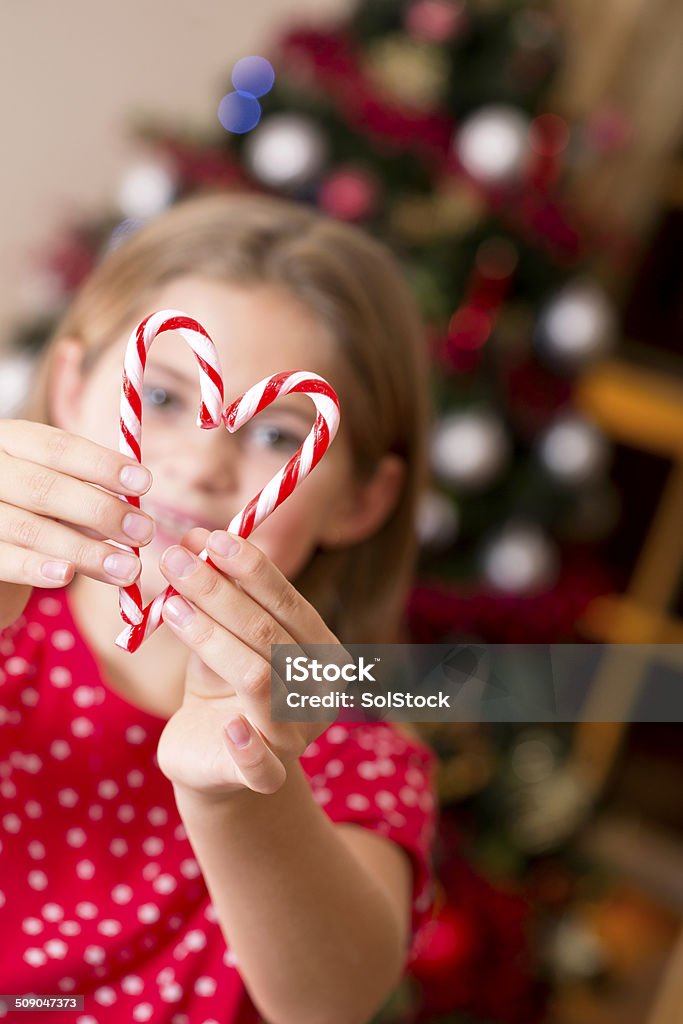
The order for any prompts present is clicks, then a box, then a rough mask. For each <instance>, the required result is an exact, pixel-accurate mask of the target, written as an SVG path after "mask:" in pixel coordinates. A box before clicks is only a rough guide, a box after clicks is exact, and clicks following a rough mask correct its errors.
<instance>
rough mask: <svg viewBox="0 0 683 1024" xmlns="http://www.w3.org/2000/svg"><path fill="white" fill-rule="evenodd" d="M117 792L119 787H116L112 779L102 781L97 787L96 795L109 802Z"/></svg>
mask: <svg viewBox="0 0 683 1024" xmlns="http://www.w3.org/2000/svg"><path fill="white" fill-rule="evenodd" d="M118 791H119V787H118V786H117V785H116V783H115V782H114V780H113V779H102V781H101V782H100V783H99V784H98V786H97V794H98V796H101V797H102V798H103V799H104V800H111V799H112V797H115V796H116V794H117V793H118Z"/></svg>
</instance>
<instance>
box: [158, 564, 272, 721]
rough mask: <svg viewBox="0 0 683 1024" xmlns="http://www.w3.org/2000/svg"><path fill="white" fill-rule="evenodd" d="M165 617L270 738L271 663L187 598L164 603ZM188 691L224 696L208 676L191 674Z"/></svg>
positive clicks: (163, 612)
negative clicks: (233, 693)
mask: <svg viewBox="0 0 683 1024" xmlns="http://www.w3.org/2000/svg"><path fill="white" fill-rule="evenodd" d="M212 571H214V572H215V570H212ZM161 614H162V617H163V620H164V622H165V623H166V624H167V625H168V626H169V627H170V628H171V629H172V630H173V632H174V633H175V634H176V636H178V637H180V639H181V640H182V641H183V643H184V644H185V645H186V646H187V647H188V648H189V649H190V650H191V651H194V652H195V653H196V654H197V655H198V656H199V658H200V659H201V661H202V662H203V663H204V665H206V666H207V668H209V669H211V671H212V672H213V673H214V674H215V676H217V677H218V678H219V679H220V680H224V681H225V690H226V692H227V691H228V690H229V691H230V692H233V691H234V692H235V693H237V694H238V695H239V697H240V699H241V702H242V704H243V706H244V708H245V711H246V714H247V715H248V716H249V718H250V720H251V721H252V722H253V723H254V725H255V726H256V727H257V728H258V729H260V730H261V732H263V733H265V735H270V733H271V730H272V728H273V721H272V715H271V667H270V661H269V660H266V659H265V658H262V657H261V656H260V655H258V654H257V653H256V652H255V651H254V650H252V649H251V648H250V647H248V646H247V645H246V644H245V643H243V642H242V640H241V639H240V638H239V637H237V636H235V635H234V634H233V633H232V632H230V630H228V629H226V628H225V627H224V626H221V625H220V624H219V623H218V622H217V621H216V620H215V619H213V618H211V616H209V615H207V614H206V612H203V611H202V610H201V609H200V608H198V607H197V606H196V605H193V604H191V603H190V602H189V601H186V600H185V599H184V598H183V597H180V596H173V597H170V598H169V599H168V600H167V601H165V602H164V604H163V606H162V610H161ZM186 688H187V689H189V690H191V692H192V693H194V694H196V695H197V696H199V697H216V696H221V695H223V694H222V691H220V690H217V687H216V683H215V682H214V681H213V680H209V678H208V677H207V675H206V674H203V675H202V674H188V678H187V682H186Z"/></svg>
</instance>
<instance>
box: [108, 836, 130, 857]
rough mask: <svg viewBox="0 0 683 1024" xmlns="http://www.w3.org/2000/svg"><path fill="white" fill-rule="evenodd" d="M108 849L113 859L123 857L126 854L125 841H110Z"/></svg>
mask: <svg viewBox="0 0 683 1024" xmlns="http://www.w3.org/2000/svg"><path fill="white" fill-rule="evenodd" d="M109 849H110V851H111V853H113V854H114V856H115V857H125V855H126V854H127V853H128V843H127V842H126V840H125V839H119V838H117V839H112V841H111V842H110V844H109Z"/></svg>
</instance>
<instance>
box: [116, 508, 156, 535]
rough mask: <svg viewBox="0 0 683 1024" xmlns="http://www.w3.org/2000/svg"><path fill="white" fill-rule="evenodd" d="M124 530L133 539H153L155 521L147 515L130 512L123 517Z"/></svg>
mask: <svg viewBox="0 0 683 1024" xmlns="http://www.w3.org/2000/svg"><path fill="white" fill-rule="evenodd" d="M122 526H123V532H124V533H125V534H126V535H127V536H128V537H130V538H131V540H151V538H152V537H153V536H154V523H153V522H152V520H151V519H147V518H146V517H145V516H140V515H138V514H137V513H136V512H129V513H128V515H126V516H124V518H123V523H122Z"/></svg>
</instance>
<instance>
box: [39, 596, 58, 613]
mask: <svg viewBox="0 0 683 1024" xmlns="http://www.w3.org/2000/svg"><path fill="white" fill-rule="evenodd" d="M38 608H39V610H40V611H41V612H42V613H43V615H59V609H60V608H61V605H60V603H59V601H58V600H57V598H56V597H41V599H40V601H39V602H38Z"/></svg>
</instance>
